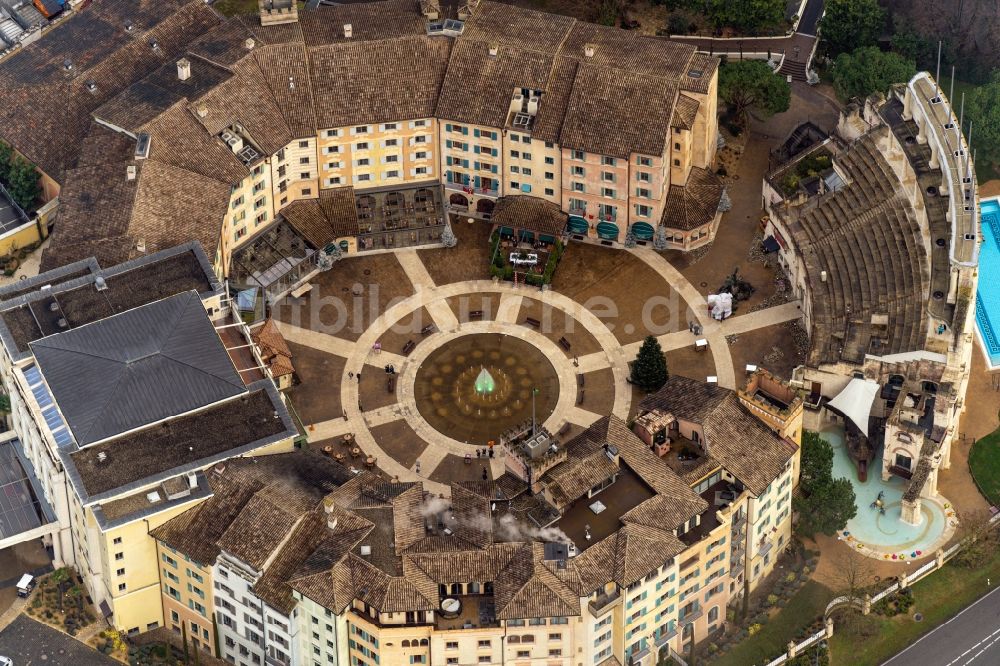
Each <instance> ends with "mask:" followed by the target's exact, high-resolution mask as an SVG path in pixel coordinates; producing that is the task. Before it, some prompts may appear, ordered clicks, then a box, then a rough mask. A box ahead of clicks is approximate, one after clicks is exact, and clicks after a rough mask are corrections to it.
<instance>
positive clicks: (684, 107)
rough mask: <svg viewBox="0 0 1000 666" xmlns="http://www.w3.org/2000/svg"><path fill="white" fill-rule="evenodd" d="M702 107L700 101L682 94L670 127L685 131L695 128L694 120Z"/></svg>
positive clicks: (678, 97) (678, 99)
mask: <svg viewBox="0 0 1000 666" xmlns="http://www.w3.org/2000/svg"><path fill="white" fill-rule="evenodd" d="M700 106H701V103H700V102H699V101H698V100H696V99H694V98H692V97H688V96H687V95H685V94H684V93H681V94H680V95H678V96H677V105H676V106H675V107H674V116H673V118H671V120H670V126H671V127H678V128H680V129H685V130H690V129H692V128H694V120H695V118H696V117H697V115H698V107H700Z"/></svg>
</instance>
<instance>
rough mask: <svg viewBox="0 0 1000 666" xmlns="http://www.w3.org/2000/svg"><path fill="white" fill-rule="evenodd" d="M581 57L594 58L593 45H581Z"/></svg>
mask: <svg viewBox="0 0 1000 666" xmlns="http://www.w3.org/2000/svg"><path fill="white" fill-rule="evenodd" d="M583 55H585V56H587V57H588V58H593V57H594V45H593V44H584V45H583Z"/></svg>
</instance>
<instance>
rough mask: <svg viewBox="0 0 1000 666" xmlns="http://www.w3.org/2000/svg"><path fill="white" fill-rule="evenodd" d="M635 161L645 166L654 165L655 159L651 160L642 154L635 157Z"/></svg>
mask: <svg viewBox="0 0 1000 666" xmlns="http://www.w3.org/2000/svg"><path fill="white" fill-rule="evenodd" d="M635 163H636V164H638V165H639V166H644V167H648V166H653V160H651V159H650V158H648V157H643V156H641V155H640V156H639V157H637V158H635Z"/></svg>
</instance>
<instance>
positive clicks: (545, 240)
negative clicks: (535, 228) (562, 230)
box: [538, 235, 556, 243]
mask: <svg viewBox="0 0 1000 666" xmlns="http://www.w3.org/2000/svg"><path fill="white" fill-rule="evenodd" d="M538 240H540V241H542V242H543V243H555V242H556V237H555V236H545V235H539V236H538Z"/></svg>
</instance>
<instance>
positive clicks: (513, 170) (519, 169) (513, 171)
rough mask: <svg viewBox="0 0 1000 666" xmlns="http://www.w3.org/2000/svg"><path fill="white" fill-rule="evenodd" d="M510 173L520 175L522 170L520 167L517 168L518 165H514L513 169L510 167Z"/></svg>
mask: <svg viewBox="0 0 1000 666" xmlns="http://www.w3.org/2000/svg"><path fill="white" fill-rule="evenodd" d="M510 172H511V173H520V172H521V168H520V167H519V166H517V165H516V164H512V165H511V167H510Z"/></svg>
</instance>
